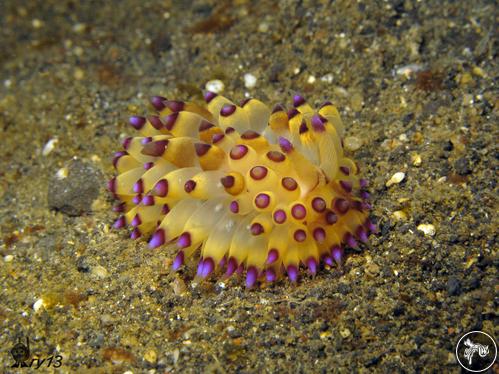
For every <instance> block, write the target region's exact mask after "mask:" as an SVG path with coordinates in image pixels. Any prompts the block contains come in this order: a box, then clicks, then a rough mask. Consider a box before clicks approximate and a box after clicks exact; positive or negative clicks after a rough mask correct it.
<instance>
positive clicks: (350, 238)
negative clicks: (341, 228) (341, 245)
mask: <svg viewBox="0 0 499 374" xmlns="http://www.w3.org/2000/svg"><path fill="white" fill-rule="evenodd" d="M344 240H345V243H347V245H348V246H349V247H350V248H357V246H358V245H359V244H358V243H357V240H355V238H354V237H353V236H352V235H351V234H350V233H347V234H346V235H345V239H344Z"/></svg>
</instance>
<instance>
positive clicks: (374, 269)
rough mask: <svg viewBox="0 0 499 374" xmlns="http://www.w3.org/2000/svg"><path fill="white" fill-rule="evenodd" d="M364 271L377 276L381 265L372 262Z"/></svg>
mask: <svg viewBox="0 0 499 374" xmlns="http://www.w3.org/2000/svg"><path fill="white" fill-rule="evenodd" d="M364 271H365V272H366V274H368V275H371V276H376V275H378V274H379V266H378V265H376V264H375V263H374V262H371V263H369V264H367V265H366V266H365V267H364Z"/></svg>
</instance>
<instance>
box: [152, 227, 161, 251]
mask: <svg viewBox="0 0 499 374" xmlns="http://www.w3.org/2000/svg"><path fill="white" fill-rule="evenodd" d="M163 244H165V230H163V229H157V230H156V232H155V233H154V234H152V236H151V239H150V240H149V248H151V249H154V248H158V247H159V246H160V245H163Z"/></svg>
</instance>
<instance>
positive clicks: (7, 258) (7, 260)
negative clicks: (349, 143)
mask: <svg viewBox="0 0 499 374" xmlns="http://www.w3.org/2000/svg"><path fill="white" fill-rule="evenodd" d="M13 259H14V256H12V255H7V256H5V257H4V258H3V260H4V262H12V260H13Z"/></svg>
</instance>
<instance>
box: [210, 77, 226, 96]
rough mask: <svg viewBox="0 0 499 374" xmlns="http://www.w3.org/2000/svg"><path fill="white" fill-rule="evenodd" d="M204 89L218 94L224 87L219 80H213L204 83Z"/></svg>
mask: <svg viewBox="0 0 499 374" xmlns="http://www.w3.org/2000/svg"><path fill="white" fill-rule="evenodd" d="M205 88H206V89H207V90H208V91H211V92H215V93H220V92H222V91H223V90H224V88H225V85H224V82H222V81H221V80H220V79H213V80H211V81H208V82H206V85H205Z"/></svg>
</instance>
